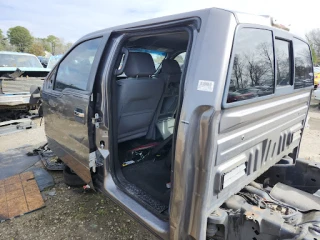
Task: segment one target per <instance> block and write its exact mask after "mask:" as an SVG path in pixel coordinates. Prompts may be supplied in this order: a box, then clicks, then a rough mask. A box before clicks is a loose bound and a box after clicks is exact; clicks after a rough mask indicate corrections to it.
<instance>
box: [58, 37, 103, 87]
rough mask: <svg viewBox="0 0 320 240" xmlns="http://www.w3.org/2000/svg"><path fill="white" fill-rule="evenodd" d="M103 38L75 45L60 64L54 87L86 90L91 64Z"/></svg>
mask: <svg viewBox="0 0 320 240" xmlns="http://www.w3.org/2000/svg"><path fill="white" fill-rule="evenodd" d="M100 41H101V38H97V39H93V40H89V41H86V42H83V43H81V44H80V45H78V46H77V47H75V48H74V49H73V50H72V51H71V52H70V53H69V55H68V56H66V57H65V58H64V59H63V60H62V62H61V63H60V64H59V68H58V72H57V77H56V81H55V85H54V88H55V89H56V90H60V91H61V90H63V89H65V88H74V89H78V90H86V89H87V84H88V80H89V75H90V71H91V66H92V63H93V60H94V57H95V55H96V52H97V49H98V47H99V44H100Z"/></svg>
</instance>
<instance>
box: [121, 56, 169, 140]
mask: <svg viewBox="0 0 320 240" xmlns="http://www.w3.org/2000/svg"><path fill="white" fill-rule="evenodd" d="M128 54H129V55H128V59H127V61H126V63H125V67H124V73H125V75H126V76H127V78H126V79H122V80H118V81H117V86H116V87H117V99H118V102H117V104H118V142H123V141H127V140H131V139H135V138H139V137H143V136H145V135H146V134H147V132H148V130H149V127H150V124H151V121H152V119H153V118H154V115H155V111H156V109H157V106H158V103H159V101H160V98H161V95H162V92H163V87H164V81H163V80H162V79H160V78H154V77H152V75H153V74H154V72H155V66H154V62H153V59H152V57H151V55H150V54H149V53H142V52H129V53H128Z"/></svg>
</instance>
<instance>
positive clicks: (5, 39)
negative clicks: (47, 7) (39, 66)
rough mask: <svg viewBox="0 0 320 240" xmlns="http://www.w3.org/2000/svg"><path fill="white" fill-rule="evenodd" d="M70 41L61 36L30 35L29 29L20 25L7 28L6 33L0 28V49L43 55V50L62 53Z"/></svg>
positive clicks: (54, 53)
mask: <svg viewBox="0 0 320 240" xmlns="http://www.w3.org/2000/svg"><path fill="white" fill-rule="evenodd" d="M71 46H72V43H70V42H65V41H64V40H63V39H62V38H59V37H56V36H54V35H49V36H47V37H46V38H37V37H34V36H32V34H31V33H30V31H29V30H28V29H27V28H25V27H22V26H16V27H12V28H9V29H8V31H7V33H6V35H5V34H4V33H3V31H2V30H1V29H0V51H16V52H26V53H31V54H34V55H36V56H45V52H49V53H51V54H52V55H57V54H63V53H65V52H66V51H67V50H68V49H69V48H70V47H71Z"/></svg>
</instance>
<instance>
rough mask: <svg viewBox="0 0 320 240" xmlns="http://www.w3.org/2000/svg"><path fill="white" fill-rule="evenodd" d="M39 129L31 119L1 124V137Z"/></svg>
mask: <svg viewBox="0 0 320 240" xmlns="http://www.w3.org/2000/svg"><path fill="white" fill-rule="evenodd" d="M35 127H37V125H36V124H34V122H33V121H32V120H31V119H29V118H24V119H18V120H10V121H5V122H0V136H2V135H7V134H12V133H16V132H20V131H23V130H27V129H31V128H35Z"/></svg>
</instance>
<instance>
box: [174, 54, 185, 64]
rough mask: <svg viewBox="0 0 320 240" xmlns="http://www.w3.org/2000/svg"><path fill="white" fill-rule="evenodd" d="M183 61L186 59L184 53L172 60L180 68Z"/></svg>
mask: <svg viewBox="0 0 320 240" xmlns="http://www.w3.org/2000/svg"><path fill="white" fill-rule="evenodd" d="M185 59H186V52H183V53H180V54H179V55H178V56H176V57H175V58H174V60H176V61H177V62H178V63H179V65H180V67H182V66H183V64H184V60H185Z"/></svg>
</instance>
